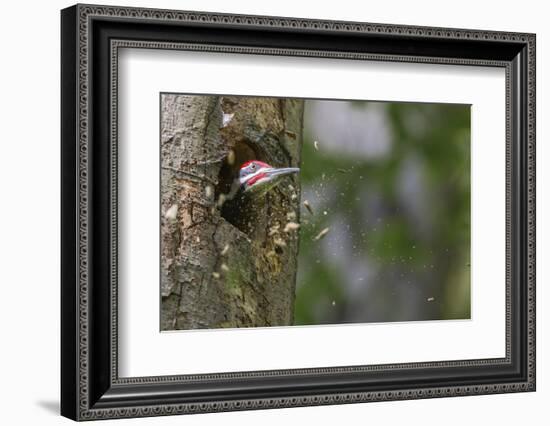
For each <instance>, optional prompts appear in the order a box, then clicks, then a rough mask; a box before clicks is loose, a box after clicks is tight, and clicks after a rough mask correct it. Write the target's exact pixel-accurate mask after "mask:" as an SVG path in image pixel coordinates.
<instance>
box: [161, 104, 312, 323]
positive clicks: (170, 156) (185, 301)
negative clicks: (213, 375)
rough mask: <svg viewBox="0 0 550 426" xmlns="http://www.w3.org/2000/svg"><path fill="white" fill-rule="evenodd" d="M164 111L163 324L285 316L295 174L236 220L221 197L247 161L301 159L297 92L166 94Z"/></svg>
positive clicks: (294, 237)
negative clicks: (291, 95)
mask: <svg viewBox="0 0 550 426" xmlns="http://www.w3.org/2000/svg"><path fill="white" fill-rule="evenodd" d="M161 115H162V116H161V163H162V165H161V167H162V170H161V213H162V217H161V296H162V306H161V329H162V330H179V329H197V328H218V327H261V326H282V325H291V324H292V322H293V313H294V297H295V281H296V268H297V254H298V232H297V231H295V230H290V232H284V228H285V225H286V224H287V222H289V221H292V222H298V220H299V212H300V209H299V200H300V193H299V191H300V185H299V176H297V175H296V176H294V177H291V178H285V181H284V182H283V183H281V184H280V185H278V186H277V187H275V188H274V189H272V190H271V191H270V192H269V193H268V194H267V195H266V196H264V197H261V199H255V200H252V201H249V204H248V205H246V206H243V208H242V209H241V211H240V213H239V220H238V221H236V220H235V218H231V217H222V214H221V209H220V204H221V203H222V202H223V199H224V195H223V194H224V193H227V192H229V188H230V187H231V183H232V182H233V179H234V178H235V177H236V174H237V172H238V168H239V167H240V165H241V164H242V163H243V162H244V161H247V160H250V159H258V160H261V161H265V162H267V163H269V164H271V165H273V166H274V167H288V166H294V167H299V164H300V151H301V143H302V116H303V101H300V100H294V99H275V98H251V97H218V96H184V95H171V94H170V95H169V94H164V95H162V97H161ZM224 118H225V119H224ZM230 118H231V120H230V121H229V123H228V124H226V123H224V122H227V121H228V120H229V119H230ZM243 219H244V221H243ZM237 223H246V224H247V226H245V227H243V226H238V225H237V226H236V225H235V224H237ZM287 231H288V230H287Z"/></svg>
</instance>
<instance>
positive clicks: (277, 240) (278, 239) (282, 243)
mask: <svg viewBox="0 0 550 426" xmlns="http://www.w3.org/2000/svg"><path fill="white" fill-rule="evenodd" d="M273 242H274V243H275V245H276V246H277V247H286V243H285V242H284V241H283V240H281V239H280V238H276V239H275V240H274V241H273Z"/></svg>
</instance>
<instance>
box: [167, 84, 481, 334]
mask: <svg viewBox="0 0 550 426" xmlns="http://www.w3.org/2000/svg"><path fill="white" fill-rule="evenodd" d="M159 98H160V100H159V101H160V159H161V160H160V162H161V164H160V176H161V178H160V194H161V197H160V198H161V200H160V207H159V210H160V212H159V213H160V236H161V238H160V257H161V259H160V287H161V288H160V301H159V303H160V304H161V309H160V312H161V315H160V316H161V318H160V329H161V331H176V330H193V329H222V328H224V329H227V328H247V327H284V326H318V325H333V324H348V323H387V322H409V321H428V320H430V321H434V320H436V321H441V320H469V319H470V318H471V294H470V286H471V278H470V276H471V275H470V216H471V209H470V204H471V200H470V186H471V182H470V179H471V169H470V157H471V152H470V114H471V105H467V104H448V103H411V102H384V101H371V100H346V99H300V98H285V97H260V96H258V97H256V96H239V95H233V94H231V95H225V94H222V95H211V94H208V95H205V94H192V93H166V92H164V93H160V96H159Z"/></svg>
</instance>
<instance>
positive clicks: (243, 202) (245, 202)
mask: <svg viewBox="0 0 550 426" xmlns="http://www.w3.org/2000/svg"><path fill="white" fill-rule="evenodd" d="M232 151H233V154H234V159H233V161H232V162H230V161H228V159H229V156H228V158H226V160H225V161H224V163H223V165H222V167H221V169H220V174H219V177H218V185H217V187H216V199H219V198H220V196H222V194H223V196H226V197H228V198H227V199H226V200H225V201H224V203H223V204H222V206H221V207H220V213H221V217H222V218H224V219H225V220H226V221H227V222H229V223H230V224H232V225H233V226H235V227H236V228H237V229H239V230H240V231H241V232H244V233H245V234H247V235H248V236H252V235H253V229H254V223H255V214H256V213H257V212H256V208H255V207H256V206H255V205H254V200H253V199H250V198H249V197H245V196H243V194H242V193H241V192H240V191H237V192H236V193H235V194H234V196H233V197H232V198H231V195H232V194H231V193H232V192H233V191H234V188H233V190H232V187H233V185H236V180H237V179H238V177H239V170H240V168H241V166H242V165H243V164H244V163H246V162H247V161H250V160H262V158H261V156H260V155H258V153H257V152H256V151H255V150H254V149H253V148H252V147H251V146H250V145H249V144H248V143H247V142H246V141H245V140H240V141H237V142H236V143H235V146H234V147H233V148H232Z"/></svg>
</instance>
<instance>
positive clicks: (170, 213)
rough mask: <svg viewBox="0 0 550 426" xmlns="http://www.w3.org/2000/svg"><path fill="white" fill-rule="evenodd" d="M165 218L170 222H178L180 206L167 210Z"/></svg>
mask: <svg viewBox="0 0 550 426" xmlns="http://www.w3.org/2000/svg"><path fill="white" fill-rule="evenodd" d="M164 217H165V218H166V219H168V220H172V221H173V220H176V218H177V217H178V205H177V204H174V205H173V206H171V207H170V208H169V209H168V210H166V213H164Z"/></svg>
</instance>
